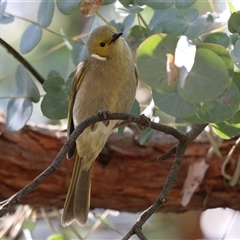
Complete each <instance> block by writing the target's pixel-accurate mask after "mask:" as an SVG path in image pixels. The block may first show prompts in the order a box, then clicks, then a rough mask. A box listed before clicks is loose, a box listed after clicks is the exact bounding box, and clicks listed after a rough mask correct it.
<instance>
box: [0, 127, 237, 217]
mask: <svg viewBox="0 0 240 240" xmlns="http://www.w3.org/2000/svg"><path fill="white" fill-rule="evenodd" d="M0 134H1V135H0V179H1V185H0V201H2V200H4V199H6V198H8V197H10V196H11V195H12V194H14V193H16V192H17V191H18V190H20V189H21V188H22V187H24V186H25V185H26V184H28V183H29V182H30V181H32V180H33V179H34V178H35V177H36V176H37V175H38V174H39V173H41V172H42V171H43V170H44V169H45V168H46V167H47V166H49V164H50V163H51V162H52V161H53V159H54V157H55V156H56V154H57V152H58V151H59V149H60V148H61V146H62V145H63V143H64V142H65V140H66V133H65V131H61V130H59V129H53V128H52V127H50V126H42V127H39V126H27V127H24V128H23V130H21V131H19V132H9V131H8V130H7V129H6V127H5V124H4V123H3V122H0ZM234 142H235V140H234V139H233V140H229V141H224V142H223V144H222V145H221V148H220V151H221V153H222V155H223V157H222V158H219V157H216V156H213V157H212V158H211V159H209V160H208V161H207V163H208V164H209V165H210V167H209V168H208V170H207V172H206V175H205V178H204V180H203V182H202V183H201V185H200V186H199V187H198V189H197V190H196V192H195V193H194V195H193V197H192V199H191V201H190V203H189V204H188V206H187V207H182V206H181V204H180V201H181V192H182V188H183V183H184V180H185V178H186V175H187V170H188V166H189V165H190V164H191V163H193V162H194V161H197V160H199V159H201V158H204V157H205V156H206V153H207V151H208V150H209V147H210V144H209V143H208V142H207V141H204V140H201V141H199V140H196V141H195V142H193V143H192V144H191V145H190V146H189V147H188V149H187V151H186V154H185V157H184V160H183V164H182V169H181V172H180V175H179V178H178V180H177V184H176V186H175V187H174V189H173V191H172V192H171V194H170V197H169V199H168V201H167V203H166V204H165V205H164V206H163V207H162V208H161V210H162V211H174V212H179V211H186V210H190V209H202V210H204V209H207V208H214V207H230V208H233V209H236V210H240V201H239V200H240V197H239V196H240V195H239V194H240V187H239V186H236V187H233V188H231V187H229V185H228V184H227V183H226V181H225V180H224V179H223V177H222V175H221V166H222V163H223V161H224V159H225V157H226V155H227V153H228V152H229V150H230V148H231V146H232V145H233V144H234ZM176 143H177V142H176V140H174V138H172V137H171V136H168V135H164V134H162V133H156V134H155V135H154V137H153V138H152V139H151V142H150V143H149V144H148V145H147V146H139V145H138V144H137V143H136V142H135V141H134V140H133V137H131V136H128V137H121V136H119V135H118V134H117V133H114V134H112V135H111V136H110V138H109V140H108V142H107V144H106V149H105V150H107V151H104V153H103V154H101V155H100V157H99V158H98V159H97V160H96V162H95V165H94V172H93V178H92V196H91V207H92V208H96V207H98V208H110V209H116V210H120V211H129V212H137V211H142V210H144V209H145V208H147V207H149V206H150V205H151V203H152V202H153V201H154V200H155V198H156V197H157V195H158V194H159V192H160V191H161V189H162V187H163V184H164V183H165V179H166V176H167V173H168V171H169V169H170V167H171V164H172V159H173V158H171V159H168V160H167V161H164V162H159V161H157V157H158V156H159V155H161V154H163V153H165V152H166V151H168V150H169V149H170V148H171V147H172V146H174V145H175V144H176ZM239 153H240V147H238V148H237V150H236V151H235V152H234V156H233V158H235V159H237V158H238V156H239ZM73 163H74V160H71V161H68V160H64V161H63V164H62V165H61V166H60V169H59V171H58V172H56V173H55V174H53V175H52V176H50V177H49V178H48V179H47V180H46V181H45V182H43V183H42V184H41V185H40V186H39V187H38V188H37V189H35V190H34V191H33V192H32V193H31V194H29V195H28V196H26V197H25V198H24V199H22V202H21V203H24V204H29V205H32V206H35V207H36V206H55V207H60V208H61V207H62V206H63V203H64V200H65V196H66V192H67V188H68V185H69V181H70V177H71V172H72V167H73ZM234 168H235V164H232V165H230V166H229V169H228V171H229V173H233V171H234Z"/></svg>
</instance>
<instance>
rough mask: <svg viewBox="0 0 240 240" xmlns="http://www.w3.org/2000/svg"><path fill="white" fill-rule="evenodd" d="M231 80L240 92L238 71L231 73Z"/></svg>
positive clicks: (239, 74)
mask: <svg viewBox="0 0 240 240" xmlns="http://www.w3.org/2000/svg"><path fill="white" fill-rule="evenodd" d="M233 82H234V83H235V84H236V86H237V88H238V91H239V92H240V72H234V73H233Z"/></svg>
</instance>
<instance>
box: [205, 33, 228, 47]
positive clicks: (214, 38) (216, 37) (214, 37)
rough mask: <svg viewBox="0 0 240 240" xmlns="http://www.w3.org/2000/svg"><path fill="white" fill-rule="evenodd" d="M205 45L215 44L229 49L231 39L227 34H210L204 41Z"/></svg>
mask: <svg viewBox="0 0 240 240" xmlns="http://www.w3.org/2000/svg"><path fill="white" fill-rule="evenodd" d="M203 42H204V43H214V44H219V45H221V46H223V47H224V48H227V47H228V46H229V44H230V38H229V36H228V35H227V34H226V33H223V32H216V33H210V34H209V35H208V36H207V37H206V38H205V39H204V41H203Z"/></svg>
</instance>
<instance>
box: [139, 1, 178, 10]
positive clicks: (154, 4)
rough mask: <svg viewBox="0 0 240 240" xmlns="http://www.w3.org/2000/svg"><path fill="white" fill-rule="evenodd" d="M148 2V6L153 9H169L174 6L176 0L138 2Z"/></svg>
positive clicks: (145, 2)
mask: <svg viewBox="0 0 240 240" xmlns="http://www.w3.org/2000/svg"><path fill="white" fill-rule="evenodd" d="M139 2H140V3H141V4H146V5H147V6H149V7H151V8H153V9H167V8H170V7H171V6H173V4H174V1H173V0H154V1H139V0H138V3H139Z"/></svg>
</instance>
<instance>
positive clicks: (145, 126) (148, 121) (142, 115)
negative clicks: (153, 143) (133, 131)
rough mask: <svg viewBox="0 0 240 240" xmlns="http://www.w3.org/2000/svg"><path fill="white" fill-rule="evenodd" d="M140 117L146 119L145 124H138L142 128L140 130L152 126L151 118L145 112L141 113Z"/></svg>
mask: <svg viewBox="0 0 240 240" xmlns="http://www.w3.org/2000/svg"><path fill="white" fill-rule="evenodd" d="M140 118H142V119H143V120H144V121H145V124H144V125H140V124H138V127H139V128H140V130H142V131H143V130H145V129H146V128H150V127H151V119H150V118H148V117H146V116H145V115H144V114H141V115H140Z"/></svg>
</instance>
